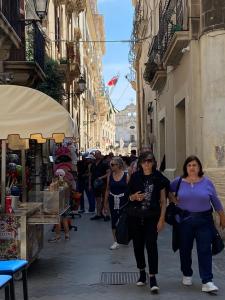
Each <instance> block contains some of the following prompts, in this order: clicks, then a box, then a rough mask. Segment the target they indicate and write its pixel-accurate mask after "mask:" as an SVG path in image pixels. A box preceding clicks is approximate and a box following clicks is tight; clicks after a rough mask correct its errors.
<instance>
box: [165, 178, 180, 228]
mask: <svg viewBox="0 0 225 300" xmlns="http://www.w3.org/2000/svg"><path fill="white" fill-rule="evenodd" d="M181 181H182V177H180V178H179V181H178V183H177V186H176V193H175V197H177V193H178V190H179V188H180V184H181ZM179 211H180V208H179V207H177V206H176V204H175V203H173V202H170V203H169V204H168V206H167V207H166V213H165V221H166V223H167V224H169V225H174V224H176V215H177V214H178V213H179Z"/></svg>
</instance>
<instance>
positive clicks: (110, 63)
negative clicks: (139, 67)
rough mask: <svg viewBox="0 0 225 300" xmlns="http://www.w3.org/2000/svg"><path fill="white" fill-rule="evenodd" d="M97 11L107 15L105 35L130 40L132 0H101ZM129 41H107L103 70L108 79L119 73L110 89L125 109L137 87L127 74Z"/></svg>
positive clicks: (117, 103) (113, 100) (121, 107)
mask: <svg viewBox="0 0 225 300" xmlns="http://www.w3.org/2000/svg"><path fill="white" fill-rule="evenodd" d="M98 11H99V13H100V14H103V16H104V22H105V39H106V41H107V40H130V36H131V32H132V23H133V6H132V1H131V0H98ZM129 50H130V44H129V43H106V53H105V56H104V57H103V74H104V79H105V83H106V84H107V82H108V81H109V80H110V79H111V78H112V77H113V76H115V75H117V74H118V73H119V80H118V82H117V84H116V86H115V88H114V89H113V91H112V93H111V100H112V103H113V104H114V106H115V107H116V108H117V109H119V110H122V109H123V108H125V106H126V105H128V104H130V103H131V102H132V100H133V103H135V98H136V96H135V91H134V90H133V89H132V87H131V85H130V83H129V82H128V81H127V79H126V78H125V76H126V75H127V74H128V73H129V61H128V53H129Z"/></svg>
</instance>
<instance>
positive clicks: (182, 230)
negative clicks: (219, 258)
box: [178, 215, 213, 283]
mask: <svg viewBox="0 0 225 300" xmlns="http://www.w3.org/2000/svg"><path fill="white" fill-rule="evenodd" d="M178 227H179V247H180V262H181V271H182V272H183V275H184V276H192V274H193V270H192V268H191V265H192V249H193V243H194V240H196V246H197V254H198V266H199V274H200V277H201V279H202V283H207V282H209V281H212V278H213V274H212V251H211V244H212V236H213V219H212V215H207V216H200V215H194V216H189V217H187V218H186V219H185V220H183V221H182V222H181V223H180V224H179V226H178Z"/></svg>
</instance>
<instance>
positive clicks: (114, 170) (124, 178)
mask: <svg viewBox="0 0 225 300" xmlns="http://www.w3.org/2000/svg"><path fill="white" fill-rule="evenodd" d="M110 168H111V172H110V173H109V174H108V176H107V185H106V192H105V200H104V210H105V211H107V210H108V207H109V209H110V214H111V224H112V234H113V239H114V243H113V244H112V245H111V247H110V249H111V250H116V249H118V248H119V244H118V243H117V240H116V236H115V232H116V224H117V221H118V219H119V216H120V213H121V209H122V208H123V207H124V205H125V204H126V203H127V201H128V199H127V188H128V181H129V176H128V174H127V172H125V171H124V163H123V160H122V158H121V157H113V158H112V159H111V162H110Z"/></svg>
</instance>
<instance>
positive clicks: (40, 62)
mask: <svg viewBox="0 0 225 300" xmlns="http://www.w3.org/2000/svg"><path fill="white" fill-rule="evenodd" d="M19 4H20V1H19V0H14V1H8V0H3V1H2V6H1V11H0V33H1V34H0V60H3V68H4V69H3V72H7V73H9V74H11V75H12V78H13V80H12V82H11V83H12V84H18V85H24V86H31V87H32V86H34V85H35V84H36V83H37V82H38V81H40V80H42V81H43V80H44V79H45V74H44V72H43V69H44V56H45V40H44V36H43V34H42V32H41V30H40V28H39V27H38V25H37V23H35V22H32V21H29V23H27V22H26V21H25V20H24V14H23V13H22V12H21V10H20V9H19V7H20V6H19Z"/></svg>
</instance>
